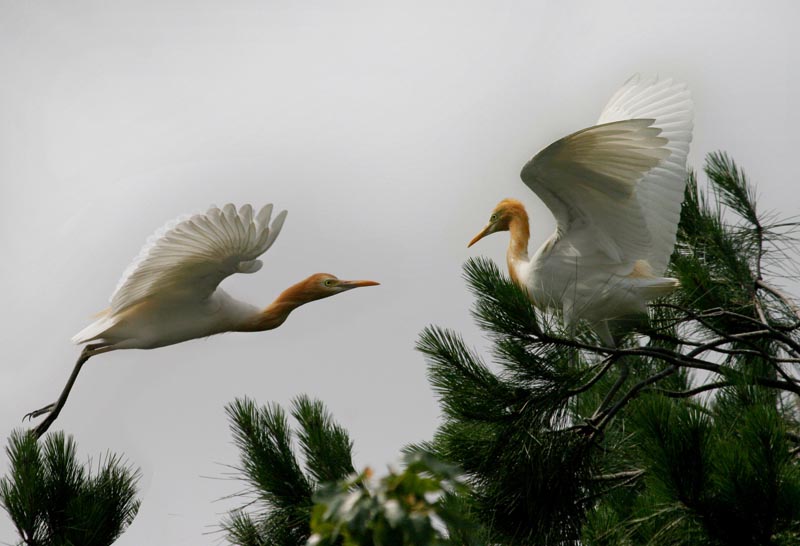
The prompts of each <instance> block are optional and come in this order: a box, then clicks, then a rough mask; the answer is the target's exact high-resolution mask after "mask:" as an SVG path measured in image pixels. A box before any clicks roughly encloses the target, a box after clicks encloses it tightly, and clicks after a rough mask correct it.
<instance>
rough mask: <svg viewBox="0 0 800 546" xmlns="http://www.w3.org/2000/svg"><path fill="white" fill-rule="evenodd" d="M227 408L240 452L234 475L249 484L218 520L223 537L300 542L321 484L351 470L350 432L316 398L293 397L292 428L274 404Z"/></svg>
mask: <svg viewBox="0 0 800 546" xmlns="http://www.w3.org/2000/svg"><path fill="white" fill-rule="evenodd" d="M226 411H227V413H228V417H229V419H230V423H231V431H232V432H233V436H234V442H235V444H236V446H237V447H238V448H239V451H240V457H241V459H240V463H239V466H238V467H237V471H238V474H239V478H240V479H241V480H243V481H244V482H245V483H247V484H248V489H247V490H246V491H244V492H243V493H241V496H243V497H245V498H246V499H247V502H246V504H245V506H243V507H242V508H240V509H238V510H234V511H233V512H231V513H230V514H229V515H228V517H227V519H226V520H225V521H224V522H223V524H222V525H223V529H224V531H225V533H226V535H227V539H228V541H230V542H231V543H232V544H236V545H239V546H267V545H269V546H272V545H275V546H278V545H280V546H289V545H297V546H300V545H303V544H305V542H306V540H307V539H308V537H309V535H310V528H309V525H310V521H311V510H312V507H313V505H314V502H313V495H314V492H315V491H316V490H317V489H318V488H319V487H320V484H321V483H326V482H332V481H338V480H342V479H344V478H346V477H347V476H350V475H351V474H353V473H354V472H355V469H354V468H353V461H352V449H353V443H352V442H351V441H350V437H349V436H348V434H347V432H346V431H345V430H344V429H343V428H342V427H341V426H339V425H338V424H337V423H335V422H334V421H333V419H332V418H331V416H330V414H329V413H328V412H327V411H326V409H325V407H324V406H323V404H322V403H321V402H319V401H317V400H312V399H310V398H308V397H306V396H299V397H297V398H296V399H295V400H294V401H293V402H292V409H291V415H292V417H294V419H295V420H296V421H297V424H298V428H297V430H296V431H295V432H293V431H292V429H291V428H290V426H289V420H288V417H287V415H286V413H285V412H284V410H283V409H282V408H281V407H280V406H279V405H277V404H270V405H267V406H258V405H257V404H256V403H255V402H254V401H252V400H250V399H248V398H244V399H237V400H236V401H234V402H233V403H231V404H229V405H228V406H227V408H226ZM295 441H296V442H297V443H299V446H300V452H301V456H298V454H296V453H295V451H296V450H295V448H294V442H295Z"/></svg>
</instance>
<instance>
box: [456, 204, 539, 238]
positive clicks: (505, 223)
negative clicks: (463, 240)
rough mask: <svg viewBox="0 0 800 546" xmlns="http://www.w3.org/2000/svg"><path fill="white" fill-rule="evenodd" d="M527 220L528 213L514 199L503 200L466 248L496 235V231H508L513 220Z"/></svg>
mask: <svg viewBox="0 0 800 546" xmlns="http://www.w3.org/2000/svg"><path fill="white" fill-rule="evenodd" d="M522 218H524V219H525V220H527V218H528V213H526V212H525V207H524V206H523V204H522V203H520V202H519V201H517V200H516V199H503V200H502V201H500V202H499V203H498V204H497V206H496V207H495V208H494V210H493V211H492V215H491V216H490V217H489V223H488V224H486V225H485V226H484V228H483V229H482V230H481V231H480V233H478V234H477V235H476V236H475V237H473V238H472V240H471V241H470V242H469V244H468V245H467V247H471V246H472V245H474V244H475V243H477V242H478V241H480V240H481V239H483V238H484V237H486V236H487V235H491V234H492V233H496V232H498V231H508V230H509V229H510V226H511V223H512V222H513V221H514V220H515V219H522Z"/></svg>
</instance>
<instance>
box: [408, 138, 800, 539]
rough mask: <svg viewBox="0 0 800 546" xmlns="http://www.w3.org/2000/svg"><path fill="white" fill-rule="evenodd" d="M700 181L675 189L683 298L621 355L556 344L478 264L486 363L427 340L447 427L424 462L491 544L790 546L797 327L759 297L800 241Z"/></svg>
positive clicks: (749, 197) (747, 197)
mask: <svg viewBox="0 0 800 546" xmlns="http://www.w3.org/2000/svg"><path fill="white" fill-rule="evenodd" d="M705 172H706V174H707V176H708V179H709V189H708V190H707V191H701V190H700V188H699V187H698V184H697V182H696V179H695V177H694V176H693V175H690V176H689V180H688V185H687V189H686V195H685V202H684V206H683V211H682V216H681V222H680V226H679V233H678V244H677V246H676V251H675V254H674V256H673V260H672V265H671V275H672V276H675V277H677V278H679V279H680V281H681V284H682V288H681V289H680V290H678V291H676V292H675V293H674V295H673V296H671V297H669V298H667V299H665V300H663V301H661V302H658V303H655V304H653V305H652V306H651V312H650V316H649V321H647V322H644V321H643V323H642V324H638V325H635V326H636V330H637V331H638V332H639V333H638V334H636V335H630V336H628V337H627V338H626V340H625V342H624V343H623V344H622V346H620V347H619V348H615V349H610V348H605V347H602V344H601V343H600V342H599V340H598V339H596V338H595V337H594V334H593V333H592V332H591V331H590V330H588V329H580V330H579V331H577V332H575V333H569V332H567V331H565V330H564V329H563V327H562V326H561V322H560V320H559V317H558V316H555V315H553V314H551V313H544V312H540V311H538V310H536V309H534V308H533V307H532V306H531V305H530V304H529V303H528V301H527V299H526V297H525V295H524V294H523V292H522V291H521V290H520V289H519V288H518V287H517V286H516V285H514V284H513V283H512V282H511V281H510V280H509V279H508V278H507V277H506V276H505V275H503V274H502V273H500V271H499V270H498V268H497V266H496V265H495V264H494V263H493V262H491V261H489V260H486V259H474V260H470V261H469V262H468V263H467V264H466V265H465V277H466V280H467V283H468V284H469V287H470V288H471V290H472V292H473V293H474V295H475V298H476V302H475V307H474V316H475V318H476V320H477V322H478V323H479V325H480V326H481V327H482V329H484V330H485V331H486V332H487V334H488V335H489V337H490V339H491V341H492V357H493V363H492V364H491V365H489V364H487V363H486V362H485V361H484V360H483V359H482V358H481V357H480V356H479V355H478V354H476V352H475V351H473V350H470V349H469V347H468V346H467V344H466V343H465V341H464V340H463V339H462V338H461V337H460V336H459V335H458V334H456V333H455V332H452V331H449V330H446V329H442V328H438V327H430V328H428V329H426V330H425V331H424V332H423V334H422V336H421V338H420V341H419V345H418V347H419V349H420V350H421V351H422V352H423V353H424V354H425V355H426V357H427V359H428V361H429V374H430V380H431V383H432V385H433V387H434V389H435V391H436V393H437V395H438V397H439V398H440V401H441V405H442V409H443V412H444V422H443V424H442V425H441V427H440V428H439V430H438V431H437V433H436V435H435V438H434V439H433V441H432V442H431V443H430V444H429V445H428V446H427V448H428V449H431V450H432V451H434V452H435V453H436V454H438V455H439V456H440V457H442V458H443V459H444V460H447V461H450V462H452V463H454V464H457V465H459V466H460V467H461V468H462V469H463V470H464V471H465V472H466V473H467V475H468V476H469V481H470V484H471V486H472V491H471V493H470V494H469V495H468V498H467V499H466V502H467V503H468V504H469V506H470V507H471V513H473V514H475V515H476V516H477V518H478V520H479V521H480V522H481V523H483V525H484V526H485V527H486V528H487V529H488V532H489V534H490V540H491V542H493V543H501V544H591V545H600V544H608V545H611V544H686V545H689V544H794V543H797V541H798V540H800V464H799V463H798V444H800V435H798V410H797V408H798V406H797V401H798V395H800V383H798V381H797V379H796V377H797V369H798V368H797V367H798V364H799V363H800V331H799V330H798V328H800V311H798V308H797V306H796V305H795V304H794V303H793V302H792V300H791V299H790V298H789V297H788V296H787V295H785V294H784V293H783V291H781V290H780V289H778V288H776V286H775V284H774V281H773V280H772V279H776V280H778V281H779V279H780V276H781V275H784V274H786V273H789V274H792V273H794V272H795V271H794V270H793V269H792V268H793V262H792V257H791V256H789V255H787V252H788V251H790V250H791V246H790V245H789V244H788V243H790V242H791V239H790V235H791V232H792V230H794V229H795V228H796V227H797V224H796V223H793V222H779V221H776V220H774V219H773V218H771V216H770V215H767V214H762V213H760V211H758V210H757V208H756V201H755V197H754V191H753V189H752V187H751V186H750V185H749V184H748V182H747V179H746V177H745V176H744V173H743V172H742V171H741V170H740V169H738V167H737V166H736V165H735V163H734V162H733V161H731V160H730V159H729V158H728V157H727V156H725V155H724V154H719V153H718V154H711V155H710V156H709V157H708V160H707V164H706V168H705ZM768 278H769V280H767V279H768ZM631 326H634V325H631Z"/></svg>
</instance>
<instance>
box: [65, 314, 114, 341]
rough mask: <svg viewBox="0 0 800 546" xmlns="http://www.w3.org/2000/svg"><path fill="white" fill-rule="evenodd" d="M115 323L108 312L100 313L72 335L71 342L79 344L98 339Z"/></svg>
mask: <svg viewBox="0 0 800 546" xmlns="http://www.w3.org/2000/svg"><path fill="white" fill-rule="evenodd" d="M115 323H116V321H115V320H114V319H113V318H111V317H110V316H109V315H108V314H102V315H101V316H100V317H99V318H98V319H97V320H96V321H94V322H93V323H91V324H90V325H89V326H87V327H86V328H84V329H83V330H81V331H80V332H78V333H77V334H75V335H74V336H72V343H74V344H75V345H80V344H81V343H86V342H88V341H93V340H95V339H98V338H100V337H102V335H103V334H104V333H105V332H106V331H107V330H108V329H109V328H111V327H112V326H114V324H115Z"/></svg>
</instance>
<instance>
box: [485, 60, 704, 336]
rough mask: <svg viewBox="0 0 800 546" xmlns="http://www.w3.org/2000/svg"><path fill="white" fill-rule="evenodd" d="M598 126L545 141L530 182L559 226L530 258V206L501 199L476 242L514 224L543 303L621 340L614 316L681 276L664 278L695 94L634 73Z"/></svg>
mask: <svg viewBox="0 0 800 546" xmlns="http://www.w3.org/2000/svg"><path fill="white" fill-rule="evenodd" d="M597 123H598V125H595V126H593V127H589V128H588V129H583V130H581V131H578V132H577V133H573V134H571V135H569V136H566V137H564V138H562V139H560V140H557V141H556V142H554V143H553V144H551V145H549V146H547V147H546V148H544V149H543V150H542V151H541V152H539V153H538V154H536V156H535V157H534V158H533V159H531V160H530V161H529V162H528V163H527V164H526V165H525V167H524V168H523V169H522V173H521V177H522V180H523V182H525V184H526V185H527V186H528V187H529V188H530V189H531V190H533V191H534V192H535V193H536V195H538V196H539V198H540V199H541V200H542V201H544V203H545V205H547V207H548V208H549V209H550V210H551V212H552V213H553V215H554V216H555V218H556V222H557V227H556V232H555V233H553V235H552V236H550V238H549V239H547V240H546V241H545V242H544V244H543V245H542V246H541V247H540V248H539V250H537V251H536V253H535V254H534V255H533V257H532V258H529V257H528V238H529V236H530V233H529V226H528V215H527V213H526V212H525V207H524V206H523V205H522V203H520V202H519V201H516V200H514V199H505V200H503V201H501V202H500V203H499V204H498V205H497V207H495V209H494V211H492V215H491V217H490V219H489V223H488V224H487V225H486V226H485V227H484V228H483V230H482V231H481V232H480V233H478V235H476V236H475V238H473V239H472V241H470V243H469V246H472V245H473V244H474V243H475V242H477V241H478V240H479V239H481V238H483V237H485V236H486V235H488V234H490V233H495V232H497V231H509V232H510V235H511V242H510V244H509V246H508V252H507V261H508V270H509V273H510V275H511V278H512V279H513V280H514V281H515V282H516V283H517V284H518V285H520V286H521V287H523V288H524V289H525V290H526V291H527V294H528V296H529V298H530V299H531V301H532V302H533V303H534V305H536V306H537V307H540V308H548V307H550V308H557V309H561V310H562V311H563V315H564V321H565V324H567V325H572V324H574V323H575V321H577V320H579V319H585V320H587V321H588V322H589V323H590V324H591V325H592V328H593V329H594V330H595V331H596V332H597V333H598V335H599V336H600V337H601V339H602V340H603V342H604V343H606V344H607V345H609V346H613V344H614V339H613V337H612V335H611V331H610V328H609V321H614V319H621V318H623V317H627V316H630V315H637V314H641V313H644V312H646V304H647V302H648V301H650V300H652V299H655V298H657V297H659V296H663V295H666V294H669V293H670V292H671V291H673V290H674V289H675V288H677V287H678V286H679V283H678V280H677V279H673V278H670V277H664V276H663V275H664V272H665V271H666V268H667V263H668V262H669V258H670V255H671V254H672V250H673V247H674V246H675V236H676V231H677V226H678V220H679V218H680V211H681V203H682V201H683V193H684V188H685V185H686V155H687V153H688V151H689V143H690V141H691V139H692V100H691V95H690V93H689V91H688V89H687V87H686V85H684V84H680V83H675V82H673V81H672V80H658V79H657V78H656V79H650V80H646V81H640V80H639V78H638V76H635V77H634V78H631V79H630V80H628V82H626V83H625V85H623V86H622V88H621V89H619V91H617V92H616V94H614V96H613V97H612V98H611V100H610V101H609V102H608V104H607V105H606V107H605V109H604V110H603V113H602V114H601V115H600V119H599V120H598V122H597Z"/></svg>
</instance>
